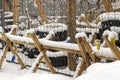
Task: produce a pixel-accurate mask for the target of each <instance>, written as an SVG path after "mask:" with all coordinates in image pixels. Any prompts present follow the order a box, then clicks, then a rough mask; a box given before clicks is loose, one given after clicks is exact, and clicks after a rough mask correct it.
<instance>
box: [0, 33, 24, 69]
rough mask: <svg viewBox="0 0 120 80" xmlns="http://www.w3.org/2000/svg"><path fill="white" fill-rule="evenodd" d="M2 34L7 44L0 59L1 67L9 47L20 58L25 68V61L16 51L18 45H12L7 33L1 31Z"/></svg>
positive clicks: (20, 62)
mask: <svg viewBox="0 0 120 80" xmlns="http://www.w3.org/2000/svg"><path fill="white" fill-rule="evenodd" d="M0 34H1V35H2V39H3V40H4V41H5V42H6V46H5V47H4V50H3V56H2V57H1V59H0V68H1V66H2V64H3V61H4V59H5V57H6V55H7V52H8V50H9V49H10V50H11V51H12V53H13V54H14V55H15V56H16V57H17V60H18V63H19V64H20V66H21V69H23V68H25V65H24V63H23V62H22V60H21V58H20V57H19V55H18V54H17V52H16V46H15V45H12V42H11V41H10V40H9V39H8V37H7V36H6V34H5V33H3V32H0Z"/></svg>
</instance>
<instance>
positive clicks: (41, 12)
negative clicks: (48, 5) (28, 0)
mask: <svg viewBox="0 0 120 80" xmlns="http://www.w3.org/2000/svg"><path fill="white" fill-rule="evenodd" d="M36 4H37V6H38V10H39V14H40V16H41V18H42V22H43V23H46V24H47V23H48V20H47V17H46V15H45V12H44V9H43V7H42V2H41V0H36Z"/></svg>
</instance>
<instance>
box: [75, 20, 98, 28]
mask: <svg viewBox="0 0 120 80" xmlns="http://www.w3.org/2000/svg"><path fill="white" fill-rule="evenodd" d="M76 24H77V25H82V26H87V24H86V23H85V22H80V21H78V19H77V20H76ZM90 25H91V27H98V25H97V24H95V23H90Z"/></svg>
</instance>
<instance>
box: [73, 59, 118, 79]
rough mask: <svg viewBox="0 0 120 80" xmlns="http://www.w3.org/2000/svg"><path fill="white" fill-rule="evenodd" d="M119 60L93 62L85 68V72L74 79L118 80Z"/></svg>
mask: <svg viewBox="0 0 120 80" xmlns="http://www.w3.org/2000/svg"><path fill="white" fill-rule="evenodd" d="M119 72H120V61H115V62H112V63H95V64H93V65H91V66H90V67H89V68H87V71H86V73H85V74H83V75H81V76H80V77H78V78H77V79H75V80H120V76H119Z"/></svg>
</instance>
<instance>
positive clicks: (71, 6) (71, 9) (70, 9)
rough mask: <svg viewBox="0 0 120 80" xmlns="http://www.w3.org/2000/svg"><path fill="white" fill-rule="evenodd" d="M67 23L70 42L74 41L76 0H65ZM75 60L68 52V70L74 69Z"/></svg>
mask: <svg viewBox="0 0 120 80" xmlns="http://www.w3.org/2000/svg"><path fill="white" fill-rule="evenodd" d="M67 24H68V36H69V37H70V38H71V40H72V42H75V34H76V0H67ZM76 66H77V65H76V61H75V60H74V58H73V54H68V67H69V69H70V70H73V71H75V70H76Z"/></svg>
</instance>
